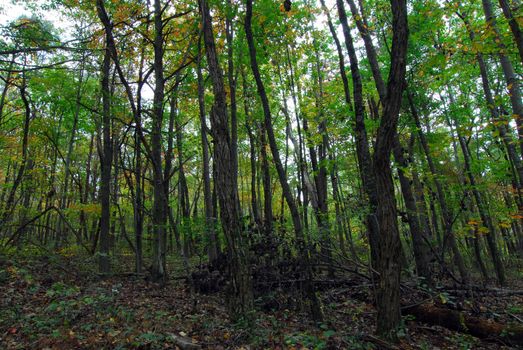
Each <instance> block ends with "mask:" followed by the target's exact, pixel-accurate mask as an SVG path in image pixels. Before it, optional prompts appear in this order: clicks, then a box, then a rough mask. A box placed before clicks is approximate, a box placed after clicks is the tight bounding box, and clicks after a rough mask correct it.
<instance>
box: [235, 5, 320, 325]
mask: <svg viewBox="0 0 523 350" xmlns="http://www.w3.org/2000/svg"><path fill="white" fill-rule="evenodd" d="M246 5H247V10H246V15H245V34H246V37H247V44H248V46H249V56H250V62H251V69H252V73H253V75H254V79H255V80H256V87H257V89H258V94H259V96H260V99H261V101H262V107H263V114H264V123H265V129H266V131H267V136H268V139H269V145H270V148H271V153H272V158H273V162H274V165H275V166H276V171H277V173H278V178H279V180H280V185H281V187H282V191H283V194H284V196H285V200H286V202H287V205H288V207H289V211H290V213H291V218H292V222H293V226H294V231H295V235H296V239H297V241H298V251H299V252H300V255H301V258H302V259H303V264H304V266H303V270H302V272H303V273H304V277H305V295H306V297H307V298H308V301H309V307H310V312H311V316H312V318H313V319H314V320H315V321H320V320H322V319H323V315H322V311H321V307H320V304H319V300H318V297H317V296H316V293H315V292H314V287H313V284H312V271H311V266H310V261H309V255H308V252H307V250H306V247H305V244H304V243H305V242H304V239H303V238H304V237H303V228H302V224H301V217H300V213H299V211H298V206H297V205H296V202H295V201H294V198H293V196H292V192H291V188H290V186H289V183H288V182H287V178H286V177H285V170H284V169H283V165H282V163H281V159H280V153H279V151H278V146H277V144H276V137H275V136H274V130H273V128H272V120H271V110H270V106H269V99H268V98H267V93H266V92H265V87H264V85H263V81H262V79H261V75H260V71H259V68H258V62H257V59H256V47H255V44H254V39H253V33H252V24H251V21H252V0H246Z"/></svg>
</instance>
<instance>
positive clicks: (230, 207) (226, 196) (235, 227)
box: [199, 0, 253, 318]
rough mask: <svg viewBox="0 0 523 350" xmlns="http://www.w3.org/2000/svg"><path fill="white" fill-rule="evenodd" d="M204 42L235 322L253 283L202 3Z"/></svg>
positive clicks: (223, 99)
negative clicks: (245, 249) (210, 86)
mask: <svg viewBox="0 0 523 350" xmlns="http://www.w3.org/2000/svg"><path fill="white" fill-rule="evenodd" d="M199 5H200V13H201V16H202V25H203V38H204V43H205V51H206V54H207V65H208V67H209V75H210V77H211V81H212V83H213V92H214V105H213V107H212V108H211V127H212V133H213V139H214V156H215V159H214V165H215V176H214V179H215V186H216V194H217V197H218V202H219V203H220V218H221V223H222V228H223V233H224V235H225V239H226V242H227V258H228V267H229V278H230V284H229V291H228V293H227V297H228V303H227V304H228V308H229V313H230V315H231V316H232V317H233V318H236V317H239V316H243V315H245V314H246V313H247V312H248V311H249V310H251V309H252V307H253V296H252V282H251V276H250V274H249V271H248V266H247V258H246V255H245V254H246V252H245V251H244V244H243V242H242V235H241V227H240V218H239V215H240V213H239V207H238V204H239V203H238V189H237V187H236V183H237V181H236V180H235V179H234V177H235V176H236V174H234V175H233V176H231V174H230V169H233V168H234V160H233V159H232V156H231V147H232V145H231V136H230V132H229V123H228V113H227V100H226V95H225V89H224V83H223V74H222V70H221V67H220V65H219V62H218V54H217V52H216V44H215V41H214V33H213V26H212V19H211V16H210V10H209V6H208V4H207V1H205V0H200V1H199Z"/></svg>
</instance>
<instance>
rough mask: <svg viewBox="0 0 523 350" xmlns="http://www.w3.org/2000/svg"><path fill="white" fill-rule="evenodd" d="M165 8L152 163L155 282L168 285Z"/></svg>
mask: <svg viewBox="0 0 523 350" xmlns="http://www.w3.org/2000/svg"><path fill="white" fill-rule="evenodd" d="M163 44H164V39H163V21H162V4H161V1H160V0H154V80H155V87H154V96H153V111H152V126H151V162H152V167H153V208H152V221H153V237H154V248H153V264H152V270H151V273H152V278H153V280H155V281H158V282H160V283H161V284H164V283H165V282H166V278H167V271H166V261H165V254H166V248H167V230H166V226H167V213H166V210H165V208H166V207H167V205H166V202H167V198H165V188H164V187H165V179H164V176H163V171H162V123H163V100H164V90H165V80H164V76H163Z"/></svg>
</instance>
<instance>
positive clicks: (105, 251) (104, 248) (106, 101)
mask: <svg viewBox="0 0 523 350" xmlns="http://www.w3.org/2000/svg"><path fill="white" fill-rule="evenodd" d="M107 41H108V40H107V38H106V45H108V44H107ZM110 70H111V55H110V52H109V49H108V48H107V46H106V48H105V51H104V58H103V64H102V106H103V112H102V133H103V148H102V152H101V156H102V157H101V159H100V165H101V178H100V203H101V206H102V214H101V217H100V248H99V252H100V257H99V260H98V264H99V270H100V272H101V273H104V274H107V273H109V272H110V271H111V261H110V258H109V245H110V242H109V234H110V232H109V231H110V226H111V211H110V210H111V166H112V160H113V153H112V152H113V150H112V140H111V90H110V87H109V74H110Z"/></svg>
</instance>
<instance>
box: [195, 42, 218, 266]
mask: <svg viewBox="0 0 523 350" xmlns="http://www.w3.org/2000/svg"><path fill="white" fill-rule="evenodd" d="M200 46H201V40H199V41H198V67H197V74H198V107H199V114H200V137H201V142H202V173H203V201H204V211H205V229H206V233H207V238H208V240H209V244H208V248H207V255H208V257H209V262H210V263H211V264H212V263H214V262H215V261H216V259H217V258H218V255H219V246H218V242H217V239H216V231H215V229H214V225H215V222H214V221H215V220H214V216H213V201H212V191H211V176H210V170H209V141H208V140H207V122H206V120H205V119H206V118H205V100H204V94H205V91H204V88H205V87H204V86H203V77H202V67H201V60H202V54H201V50H200Z"/></svg>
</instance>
